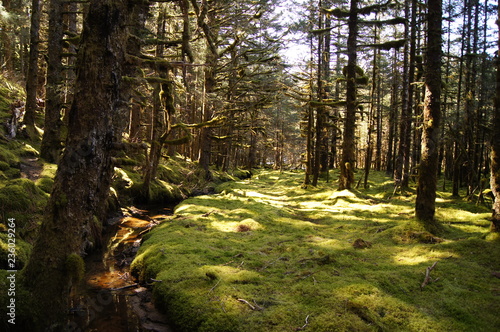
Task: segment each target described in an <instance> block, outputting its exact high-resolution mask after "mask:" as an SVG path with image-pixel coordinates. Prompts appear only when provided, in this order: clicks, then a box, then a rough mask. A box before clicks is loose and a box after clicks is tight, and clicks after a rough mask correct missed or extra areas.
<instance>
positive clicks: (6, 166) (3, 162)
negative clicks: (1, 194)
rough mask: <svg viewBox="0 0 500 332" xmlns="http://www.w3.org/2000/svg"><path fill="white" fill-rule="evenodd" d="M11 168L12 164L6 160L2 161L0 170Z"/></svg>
mask: <svg viewBox="0 0 500 332" xmlns="http://www.w3.org/2000/svg"><path fill="white" fill-rule="evenodd" d="M9 168H10V165H9V164H8V163H6V162H5V161H0V171H7V170H8V169H9Z"/></svg>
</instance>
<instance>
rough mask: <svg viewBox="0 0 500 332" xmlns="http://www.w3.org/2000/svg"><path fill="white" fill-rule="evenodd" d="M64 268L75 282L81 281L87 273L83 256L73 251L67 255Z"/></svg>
mask: <svg viewBox="0 0 500 332" xmlns="http://www.w3.org/2000/svg"><path fill="white" fill-rule="evenodd" d="M64 268H65V269H66V273H67V275H68V276H69V277H70V279H71V280H72V281H73V283H78V282H80V280H82V278H83V276H84V275H85V262H84V261H83V258H82V257H81V256H80V255H78V254H76V253H71V254H69V255H68V256H67V257H66V261H65V262H64Z"/></svg>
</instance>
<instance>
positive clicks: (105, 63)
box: [23, 0, 148, 331]
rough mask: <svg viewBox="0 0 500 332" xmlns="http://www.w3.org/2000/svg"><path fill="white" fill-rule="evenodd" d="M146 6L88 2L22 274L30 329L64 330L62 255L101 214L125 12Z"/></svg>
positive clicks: (66, 278) (66, 272)
mask: <svg viewBox="0 0 500 332" xmlns="http://www.w3.org/2000/svg"><path fill="white" fill-rule="evenodd" d="M147 5H148V2H147V1H133V0H129V1H121V0H93V1H92V2H91V5H90V10H89V13H88V16H87V18H86V21H85V24H84V30H83V33H82V37H81V40H82V42H81V46H80V51H79V55H78V60H77V61H78V64H77V67H78V74H77V79H76V84H75V99H74V101H73V103H72V106H71V109H70V115H69V132H70V135H69V136H68V139H67V142H66V149H65V150H64V153H63V155H62V157H61V161H60V163H59V167H58V170H57V174H56V177H55V182H54V189H53V191H52V194H51V197H50V200H49V203H48V205H47V208H46V212H45V217H44V221H43V224H42V226H41V230H40V236H39V238H38V239H37V241H36V243H35V245H34V249H33V251H32V255H31V257H30V260H29V262H28V264H27V266H26V269H25V271H24V278H23V279H24V283H25V287H26V288H27V289H28V290H29V291H30V292H31V295H32V298H33V299H34V304H33V306H34V307H33V310H32V312H33V313H35V314H36V317H34V324H33V325H32V326H31V330H33V331H35V330H40V331H42V330H44V331H47V330H49V331H62V330H65V329H66V328H67V326H65V324H64V321H65V319H67V313H68V305H69V301H68V295H69V292H70V289H71V286H72V282H74V278H72V274H73V275H74V271H72V270H71V264H68V258H69V255H73V257H75V255H81V254H82V252H83V251H84V250H85V247H86V246H87V245H88V244H89V241H92V238H91V236H90V234H89V233H90V232H91V231H90V230H91V229H92V228H95V226H94V227H93V226H92V225H95V224H98V223H99V218H100V217H103V214H104V205H105V201H106V199H107V197H108V193H109V186H110V182H111V177H112V175H113V165H112V162H111V152H112V149H113V145H114V144H115V143H116V142H117V140H118V139H119V137H120V135H121V133H122V130H123V128H121V127H120V125H121V121H119V119H120V118H121V114H119V113H121V112H123V105H124V104H126V103H125V102H126V101H128V97H129V96H130V93H129V92H128V91H125V90H124V89H123V86H122V75H123V73H124V67H125V52H126V48H127V39H128V36H129V34H128V27H129V26H130V25H132V24H136V22H137V18H131V15H130V14H131V13H132V12H133V10H134V6H147ZM125 86H126V85H125ZM117 119H118V120H117Z"/></svg>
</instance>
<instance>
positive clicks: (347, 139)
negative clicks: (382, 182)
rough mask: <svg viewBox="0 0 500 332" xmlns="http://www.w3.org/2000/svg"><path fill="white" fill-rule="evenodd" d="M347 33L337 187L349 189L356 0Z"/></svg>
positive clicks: (351, 177) (353, 158) (352, 157)
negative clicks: (340, 150) (343, 109)
mask: <svg viewBox="0 0 500 332" xmlns="http://www.w3.org/2000/svg"><path fill="white" fill-rule="evenodd" d="M348 26H349V35H348V37H347V56H348V59H347V86H346V100H347V107H346V114H345V119H344V135H343V137H344V141H343V143H342V160H341V161H340V178H339V189H340V190H344V189H351V187H352V185H353V184H354V164H355V162H356V142H355V129H356V107H357V103H356V60H357V54H356V48H357V42H356V39H357V37H358V1H357V0H351V9H350V14H349V22H348Z"/></svg>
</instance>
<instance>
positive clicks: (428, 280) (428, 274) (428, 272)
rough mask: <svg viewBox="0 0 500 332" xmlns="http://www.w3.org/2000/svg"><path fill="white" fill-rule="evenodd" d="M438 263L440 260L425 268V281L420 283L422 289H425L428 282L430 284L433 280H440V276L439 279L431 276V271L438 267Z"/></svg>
mask: <svg viewBox="0 0 500 332" xmlns="http://www.w3.org/2000/svg"><path fill="white" fill-rule="evenodd" d="M437 263H438V262H434V264H432V265H431V266H429V267H428V268H426V269H425V278H424V282H423V283H422V285H420V290H423V289H424V287H425V286H426V285H427V284H429V283H431V282H436V281H438V280H439V278H437V279H432V278H431V271H432V270H433V269H434V268H435V267H436V264H437Z"/></svg>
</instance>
